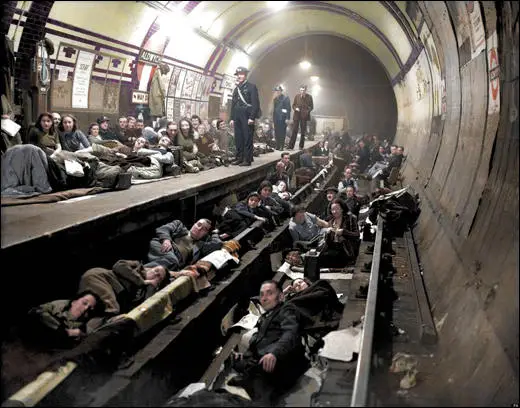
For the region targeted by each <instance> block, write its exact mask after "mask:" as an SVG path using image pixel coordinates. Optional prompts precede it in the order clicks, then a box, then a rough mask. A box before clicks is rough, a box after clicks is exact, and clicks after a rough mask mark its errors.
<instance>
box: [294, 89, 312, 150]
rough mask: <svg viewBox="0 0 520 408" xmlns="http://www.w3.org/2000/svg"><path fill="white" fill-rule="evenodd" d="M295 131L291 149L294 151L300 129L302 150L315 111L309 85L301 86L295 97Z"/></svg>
mask: <svg viewBox="0 0 520 408" xmlns="http://www.w3.org/2000/svg"><path fill="white" fill-rule="evenodd" d="M292 107H293V109H294V115H293V121H294V123H293V131H292V135H291V140H290V141H289V149H294V144H295V143H296V136H298V128H300V133H301V136H300V150H301V149H303V144H304V143H305V133H306V132H307V122H308V121H309V120H311V111H312V110H313V109H314V102H313V100H312V96H311V95H309V94H308V93H307V85H302V86H300V93H299V94H298V95H296V96H295V97H294V101H293V106H292Z"/></svg>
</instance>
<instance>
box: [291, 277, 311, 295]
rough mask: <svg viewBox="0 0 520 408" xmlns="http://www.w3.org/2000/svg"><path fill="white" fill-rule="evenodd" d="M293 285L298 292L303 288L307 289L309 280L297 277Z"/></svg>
mask: <svg viewBox="0 0 520 408" xmlns="http://www.w3.org/2000/svg"><path fill="white" fill-rule="evenodd" d="M292 286H293V289H294V291H295V292H296V293H298V292H301V291H302V290H305V289H307V288H308V287H309V285H308V284H307V282H305V281H304V280H303V279H295V280H294V281H293V284H292Z"/></svg>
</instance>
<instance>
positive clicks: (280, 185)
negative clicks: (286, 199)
mask: <svg viewBox="0 0 520 408" xmlns="http://www.w3.org/2000/svg"><path fill="white" fill-rule="evenodd" d="M278 191H279V192H280V193H283V192H284V191H287V184H285V182H284V181H280V182H279V183H278Z"/></svg>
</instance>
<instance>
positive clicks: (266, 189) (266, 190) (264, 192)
mask: <svg viewBox="0 0 520 408" xmlns="http://www.w3.org/2000/svg"><path fill="white" fill-rule="evenodd" d="M271 191H272V190H271V188H270V187H263V188H262V190H261V191H260V194H261V195H262V197H264V198H266V197H269V196H270V195H271Z"/></svg>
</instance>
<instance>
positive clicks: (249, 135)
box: [230, 67, 260, 166]
mask: <svg viewBox="0 0 520 408" xmlns="http://www.w3.org/2000/svg"><path fill="white" fill-rule="evenodd" d="M248 72H249V70H248V69H247V68H244V67H238V68H237V70H236V71H235V76H236V77H237V86H236V88H235V90H234V91H233V98H232V100H231V122H230V125H232V126H234V128H235V145H236V149H237V155H236V159H235V160H234V161H233V162H232V164H237V165H239V166H251V163H252V161H253V134H254V130H255V119H257V118H258V117H259V116H260V115H259V113H260V101H259V99H258V89H257V88H256V85H255V84H252V83H251V82H249V81H247V74H248Z"/></svg>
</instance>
